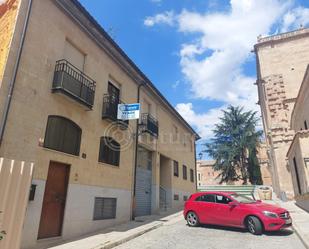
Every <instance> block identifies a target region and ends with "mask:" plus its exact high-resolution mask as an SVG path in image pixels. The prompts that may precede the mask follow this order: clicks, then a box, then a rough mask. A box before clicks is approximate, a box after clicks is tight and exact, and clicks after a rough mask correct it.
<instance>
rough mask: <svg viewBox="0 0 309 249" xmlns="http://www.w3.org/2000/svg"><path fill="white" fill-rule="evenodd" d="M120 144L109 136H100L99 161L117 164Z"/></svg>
mask: <svg viewBox="0 0 309 249" xmlns="http://www.w3.org/2000/svg"><path fill="white" fill-rule="evenodd" d="M119 161H120V144H119V143H117V142H116V141H115V140H114V139H113V138H111V137H101V141H100V151H99V162H102V163H108V164H112V165H115V166H119Z"/></svg>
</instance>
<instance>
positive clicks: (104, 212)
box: [93, 197, 117, 220]
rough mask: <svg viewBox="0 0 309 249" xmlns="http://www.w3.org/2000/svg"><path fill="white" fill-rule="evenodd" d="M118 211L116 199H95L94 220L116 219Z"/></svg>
mask: <svg viewBox="0 0 309 249" xmlns="http://www.w3.org/2000/svg"><path fill="white" fill-rule="evenodd" d="M116 209H117V199H116V198H104V197H95V198H94V211H93V220H105V219H115V218H116Z"/></svg>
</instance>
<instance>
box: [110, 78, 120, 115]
mask: <svg viewBox="0 0 309 249" xmlns="http://www.w3.org/2000/svg"><path fill="white" fill-rule="evenodd" d="M107 92H108V95H109V100H110V107H111V112H112V113H111V114H112V116H113V117H115V118H116V117H117V110H118V104H119V102H120V90H119V88H117V87H116V86H114V85H113V84H112V83H110V82H108V87H107Z"/></svg>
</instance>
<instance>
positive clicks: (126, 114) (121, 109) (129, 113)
mask: <svg viewBox="0 0 309 249" xmlns="http://www.w3.org/2000/svg"><path fill="white" fill-rule="evenodd" d="M139 114H140V103H135V104H118V112H117V118H118V119H121V120H128V119H139Z"/></svg>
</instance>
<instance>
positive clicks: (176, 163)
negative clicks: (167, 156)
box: [174, 161, 179, 177]
mask: <svg viewBox="0 0 309 249" xmlns="http://www.w3.org/2000/svg"><path fill="white" fill-rule="evenodd" d="M174 176H177V177H178V176H179V166H178V162H177V161H174Z"/></svg>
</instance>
